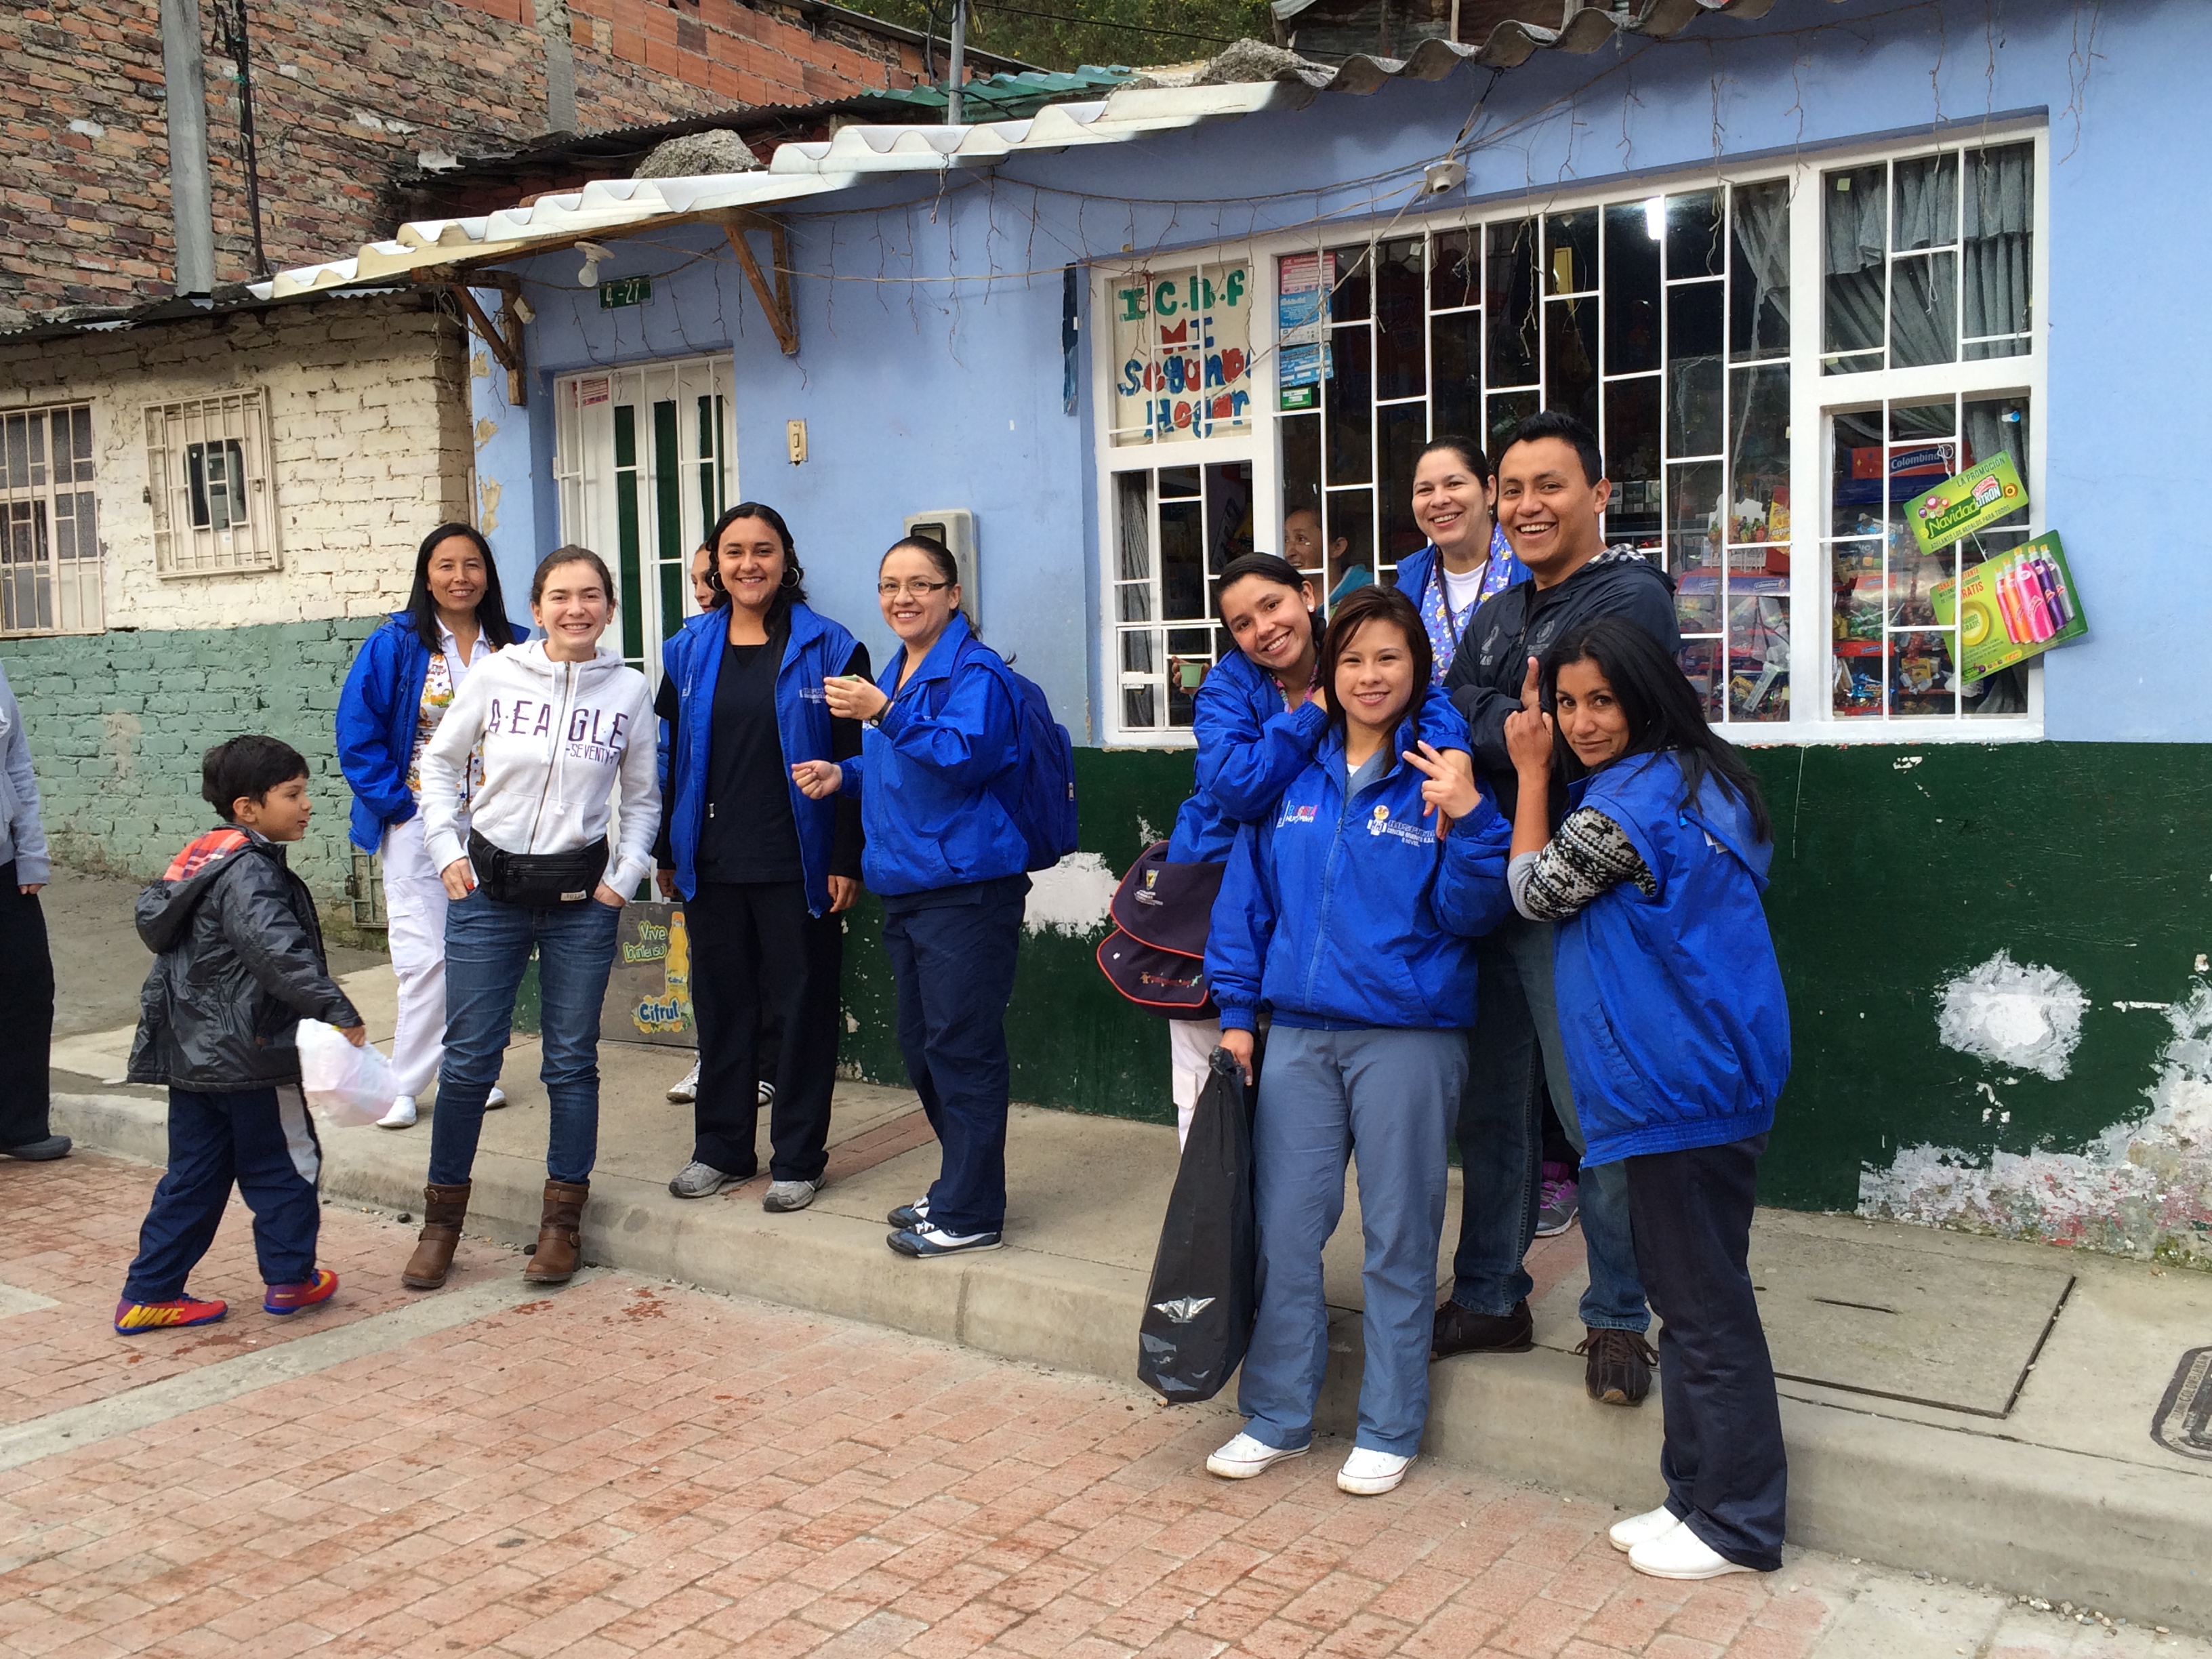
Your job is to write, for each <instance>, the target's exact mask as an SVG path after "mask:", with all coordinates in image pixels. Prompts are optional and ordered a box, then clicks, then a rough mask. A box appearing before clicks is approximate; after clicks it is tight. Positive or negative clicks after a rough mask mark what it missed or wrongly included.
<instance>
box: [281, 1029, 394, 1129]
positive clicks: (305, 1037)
mask: <svg viewBox="0 0 2212 1659" xmlns="http://www.w3.org/2000/svg"><path fill="white" fill-rule="evenodd" d="M295 1041H296V1042H298V1043H299V1046H300V1087H301V1092H303V1093H304V1094H305V1095H306V1096H307V1103H308V1104H309V1105H310V1106H314V1107H319V1108H320V1109H321V1110H322V1112H323V1113H324V1115H325V1116H327V1117H328V1118H329V1119H330V1120H331V1122H332V1123H334V1124H337V1125H340V1126H341V1127H343V1126H346V1125H350V1124H356V1123H374V1122H375V1121H377V1119H379V1118H380V1117H382V1116H383V1115H385V1114H386V1112H388V1111H390V1110H391V1109H392V1097H394V1096H395V1095H397V1094H398V1092H399V1091H398V1086H397V1085H395V1084H394V1083H393V1082H392V1062H391V1061H390V1060H386V1058H385V1057H384V1054H383V1051H382V1050H381V1049H380V1048H377V1046H376V1045H375V1044H374V1043H373V1042H364V1043H362V1045H361V1047H360V1048H355V1047H354V1046H353V1044H351V1043H350V1042H347V1041H346V1040H345V1037H344V1036H343V1034H342V1033H341V1032H340V1031H339V1030H338V1028H337V1026H335V1025H325V1024H323V1022H322V1021H321V1020H319V1019H303V1020H301V1022H300V1033H299V1036H298V1037H297V1038H296V1039H295Z"/></svg>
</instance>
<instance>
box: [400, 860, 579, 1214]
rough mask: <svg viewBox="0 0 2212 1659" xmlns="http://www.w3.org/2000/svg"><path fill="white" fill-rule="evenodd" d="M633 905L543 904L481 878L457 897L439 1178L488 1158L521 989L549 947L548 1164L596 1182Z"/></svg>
mask: <svg viewBox="0 0 2212 1659" xmlns="http://www.w3.org/2000/svg"><path fill="white" fill-rule="evenodd" d="M620 915H621V913H620V912H619V911H617V910H612V909H610V908H608V907H607V906H605V905H604V904H602V903H600V902H599V900H597V899H586V900H585V901H584V902H582V903H581V904H563V905H557V906H555V907H552V908H547V909H543V910H535V909H531V908H526V907H525V906H522V905H519V904H502V903H501V902H499V901H498V900H496V899H494V898H491V897H489V896H487V895H486V894H485V892H484V890H483V888H481V887H479V888H477V890H475V891H474V892H472V893H471V894H470V895H469V896H467V897H466V898H465V899H461V900H459V901H458V902H455V903H453V904H451V905H448V906H447V908H446V1057H445V1059H444V1060H442V1061H441V1062H440V1064H439V1067H438V1100H437V1104H436V1106H435V1108H434V1109H432V1111H431V1114H430V1184H431V1185H433V1186H435V1187H457V1186H459V1185H460V1184H461V1183H462V1182H465V1181H466V1180H467V1179H468V1178H469V1172H470V1170H471V1169H472V1168H473V1167H474V1165H475V1164H476V1160H477V1136H478V1135H479V1134H480V1133H482V1132H483V1112H484V1100H485V1097H487V1096H489V1094H490V1093H491V1085H493V1084H495V1083H496V1082H497V1081H499V1065H500V1060H501V1059H502V1058H503V1057H504V1056H505V1054H506V1053H507V1038H508V1036H510V1035H511V1033H512V1032H513V1026H514V994H515V992H516V991H517V990H518V989H520V987H521V985H522V973H523V969H525V968H526V967H527V966H528V965H529V963H530V951H531V947H532V945H535V946H537V948H538V998H539V1007H540V1012H541V1015H542V1019H541V1030H542V1033H543V1042H544V1062H543V1063H542V1064H541V1065H540V1066H539V1067H538V1076H539V1077H540V1078H542V1079H544V1082H545V1096H546V1099H547V1100H548V1101H549V1102H550V1104H551V1107H552V1118H553V1127H552V1132H551V1133H550V1135H549V1137H548V1138H547V1140H546V1145H545V1173H546V1174H547V1176H550V1177H551V1178H552V1179H553V1180H555V1181H571V1182H586V1181H589V1180H590V1179H591V1178H592V1162H593V1160H594V1159H596V1158H597V1157H598V1156H599V1005H600V1004H601V1003H603V1002H604V1001H605V1000H606V994H607V970H608V969H610V968H611V967H612V966H613V965H614V957H615V928H616V923H617V921H618V920H619V919H620Z"/></svg>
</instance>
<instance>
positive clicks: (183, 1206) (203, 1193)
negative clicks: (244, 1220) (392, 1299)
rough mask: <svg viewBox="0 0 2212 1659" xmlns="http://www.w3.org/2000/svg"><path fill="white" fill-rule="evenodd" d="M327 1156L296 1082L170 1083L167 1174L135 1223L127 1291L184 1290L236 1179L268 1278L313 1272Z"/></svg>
mask: <svg viewBox="0 0 2212 1659" xmlns="http://www.w3.org/2000/svg"><path fill="white" fill-rule="evenodd" d="M322 1159H323V1154H322V1147H321V1146H320V1144H319V1142H318V1141H317V1140H316V1139H315V1126H314V1123H313V1121H312V1120H311V1119H310V1118H309V1117H308V1115H307V1102H306V1101H305V1100H304V1099H303V1098H301V1094H300V1089H299V1085H297V1084H285V1085H281V1086H278V1087H274V1088H267V1089H246V1090H242V1091H239V1092H238V1093H235V1094H221V1095H203V1094H195V1093H193V1092H192V1091H190V1090H188V1089H172V1090H170V1091H169V1169H168V1173H167V1174H166V1175H164V1176H162V1177H161V1185H160V1186H158V1187H156V1188H155V1189H154V1204H153V1207H152V1208H151V1209H149V1210H148V1211H147V1212H146V1223H145V1225H143V1227H141V1228H140V1229H139V1230H138V1259H137V1261H133V1262H132V1263H131V1277H130V1279H128V1280H127V1281H125V1284H124V1286H123V1298H124V1300H125V1301H126V1302H168V1301H173V1300H174V1299H175V1298H176V1297H180V1296H182V1295H183V1294H184V1293H185V1279H186V1278H187V1277H188V1276H189V1275H190V1274H191V1270H192V1269H193V1268H194V1267H197V1266H199V1262H200V1258H201V1257H202V1256H204V1255H206V1254H207V1249H208V1246H209V1245H210V1244H211V1243H214V1242H215V1230H216V1228H217V1227H218V1226H220V1225H222V1212H223V1206H225V1205H226V1204H228V1202H229V1201H230V1188H231V1183H232V1182H236V1183H237V1185H238V1190H239V1192H240V1194H241V1195H242V1196H243V1197H244V1198H245V1200H246V1207H247V1208H248V1209H250V1210H252V1212H253V1249H254V1254H255V1255H257V1256H258V1257H259V1258H260V1261H261V1278H262V1280H263V1282H264V1283H265V1284H270V1285H300V1284H304V1283H306V1282H307V1280H308V1279H313V1277H314V1276H315V1237H316V1235H317V1233H318V1232H319V1231H320V1229H321V1225H322V1206H321V1205H320V1203H319V1201H318V1200H317V1199H316V1197H315V1177H316V1176H318V1175H319V1174H320V1173H321V1171H322Z"/></svg>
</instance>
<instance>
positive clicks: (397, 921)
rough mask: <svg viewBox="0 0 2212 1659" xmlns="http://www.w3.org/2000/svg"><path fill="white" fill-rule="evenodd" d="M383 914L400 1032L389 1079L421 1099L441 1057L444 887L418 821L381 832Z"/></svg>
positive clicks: (443, 1042) (443, 1035) (443, 1047)
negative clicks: (396, 988)
mask: <svg viewBox="0 0 2212 1659" xmlns="http://www.w3.org/2000/svg"><path fill="white" fill-rule="evenodd" d="M381 850H382V853H383V857H384V915H385V921H386V924H387V926H388V929H389V932H388V933H387V935H386V937H387V939H388V940H389V942H390V944H391V946H392V972H393V973H394V974H395V975H398V980H399V1027H398V1030H397V1031H396V1032H395V1033H394V1034H393V1036H392V1078H393V1079H394V1081H395V1083H396V1084H397V1085H398V1091H399V1092H400V1093H401V1094H403V1095H420V1094H422V1092H423V1091H426V1090H427V1089H428V1088H429V1086H430V1085H431V1082H432V1080H433V1079H435V1078H436V1077H437V1075H438V1062H439V1060H441V1059H442V1058H443V1057H444V1055H445V1052H446V903H447V900H446V886H445V884H444V883H443V882H442V881H441V880H440V879H439V877H438V872H436V871H435V870H433V869H432V868H431V867H430V855H429V854H428V852H426V851H425V850H424V849H423V846H422V814H421V813H420V812H417V813H416V815H415V816H414V817H411V818H410V819H408V820H407V822H406V823H395V824H392V825H390V826H388V827H387V828H386V830H385V832H384V846H383V848H382V849H381Z"/></svg>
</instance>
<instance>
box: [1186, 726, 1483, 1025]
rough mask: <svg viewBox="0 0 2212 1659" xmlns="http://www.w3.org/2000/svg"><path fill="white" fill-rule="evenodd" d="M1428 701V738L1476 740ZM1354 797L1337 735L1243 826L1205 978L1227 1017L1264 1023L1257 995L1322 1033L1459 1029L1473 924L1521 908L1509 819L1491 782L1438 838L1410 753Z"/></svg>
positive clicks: (1466, 1017)
mask: <svg viewBox="0 0 2212 1659" xmlns="http://www.w3.org/2000/svg"><path fill="white" fill-rule="evenodd" d="M1449 720H1450V727H1449V730H1448V731H1447V730H1446V729H1444V727H1443V723H1442V722H1441V721H1437V720H1432V719H1431V716H1429V715H1428V714H1426V713H1424V714H1423V715H1422V717H1421V720H1420V722H1419V730H1420V735H1421V736H1423V737H1425V738H1427V739H1428V740H1429V741H1430V742H1431V743H1432V744H1437V746H1438V747H1443V744H1444V742H1445V740H1446V739H1447V738H1449V741H1450V743H1451V744H1452V745H1453V746H1455V747H1456V746H1458V745H1460V744H1463V743H1464V741H1465V738H1466V733H1465V731H1464V729H1463V728H1462V726H1461V725H1460V723H1459V720H1458V718H1457V716H1456V715H1452V716H1449ZM1414 736H1415V723H1414V722H1413V721H1412V720H1408V721H1407V722H1405V723H1404V724H1403V725H1401V726H1399V728H1398V732H1397V737H1396V739H1395V744H1394V746H1393V749H1392V753H1391V762H1390V769H1389V771H1388V772H1386V773H1385V774H1384V775H1383V777H1382V778H1381V779H1380V780H1378V781H1376V782H1373V783H1370V784H1369V785H1368V786H1367V787H1365V788H1364V789H1362V790H1361V791H1360V792H1359V793H1358V794H1357V795H1354V796H1353V797H1352V798H1351V799H1349V800H1347V799H1346V798H1345V785H1346V772H1345V759H1344V739H1343V738H1342V736H1341V735H1340V734H1339V733H1337V732H1330V733H1329V734H1328V736H1327V737H1326V738H1323V739H1322V744H1321V749H1320V752H1319V753H1318V754H1317V755H1316V757H1315V758H1314V759H1313V760H1312V762H1310V763H1309V764H1308V765H1307V766H1306V768H1305V769H1304V770H1303V771H1301V772H1300V773H1299V774H1298V775H1297V776H1296V777H1295V778H1293V779H1292V780H1291V784H1290V787H1288V788H1286V789H1285V790H1284V792H1283V797H1282V800H1281V803H1280V804H1279V805H1278V806H1277V808H1276V809H1275V810H1274V811H1273V812H1272V813H1271V814H1270V815H1269V816H1268V817H1267V818H1265V819H1264V820H1262V821H1261V823H1256V824H1248V825H1246V826H1245V827H1244V828H1243V829H1240V830H1239V831H1238V832H1237V850H1236V852H1235V854H1233V855H1232V856H1231V859H1230V860H1229V870H1228V873H1227V874H1226V875H1225V876H1224V877H1223V878H1222V882H1221V896H1220V897H1219V898H1218V900H1216V901H1215V902H1214V906H1213V929H1212V934H1211V935H1210V936H1209V937H1208V939H1207V940H1206V981H1207V983H1208V984H1209V985H1210V986H1211V987H1212V990H1213V1000H1215V1001H1216V1002H1217V1003H1218V1004H1219V1005H1220V1006H1221V1024H1222V1026H1223V1028H1224V1029H1225V1030H1248V1031H1249V1030H1252V1029H1254V1026H1255V1016H1256V1015H1257V1013H1258V1010H1259V1005H1260V1004H1261V1003H1262V1002H1266V1003H1267V1005H1268V1006H1270V1007H1271V1008H1272V1010H1273V1018H1275V1020H1276V1021H1277V1022H1278V1023H1279V1024H1285V1025H1291V1026H1301V1027H1304V1028H1307V1029H1310V1030H1349V1029H1360V1028H1365V1027H1372V1026H1382V1027H1386V1028H1392V1029H1398V1030H1458V1029H1461V1028H1462V1027H1465V1026H1469V1025H1472V1024H1474V980H1475V969H1474V945H1473V944H1472V942H1471V940H1472V939H1473V937H1474V935H1475V934H1478V933H1488V932H1489V931H1490V930H1491V928H1492V927H1495V926H1496V925H1497V924H1498V921H1499V919H1500V918H1502V917H1503V916H1504V915H1505V914H1506V912H1507V911H1508V910H1510V908H1512V901H1511V899H1510V896H1508V894H1507V891H1506V886H1505V866H1506V854H1507V852H1508V849H1509V848H1510V845H1511V842H1512V839H1513V831H1512V826H1511V825H1510V824H1509V823H1506V821H1505V819H1504V817H1502V816H1500V815H1499V813H1498V807H1497V805H1496V804H1495V803H1494V802H1493V801H1492V799H1490V797H1489V796H1488V795H1487V794H1485V795H1484V797H1483V800H1482V805H1480V807H1478V808H1477V809H1476V811H1475V814H1474V817H1471V818H1468V819H1467V820H1466V821H1464V822H1462V823H1455V824H1454V825H1452V827H1451V833H1450V834H1449V835H1448V836H1445V837H1444V839H1443V845H1442V847H1441V848H1439V847H1438V844H1437V834H1436V829H1435V827H1434V826H1435V820H1434V819H1432V818H1425V817H1422V816H1421V785H1422V784H1423V783H1425V781H1427V780H1426V779H1425V778H1424V777H1423V776H1422V775H1421V774H1420V773H1419V772H1417V771H1415V770H1414V769H1413V768H1412V767H1410V766H1408V765H1407V764H1406V763H1405V762H1404V761H1403V760H1401V759H1399V758H1398V757H1399V755H1400V754H1401V753H1402V752H1403V751H1404V750H1407V749H1410V748H1412V747H1413V740H1414Z"/></svg>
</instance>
